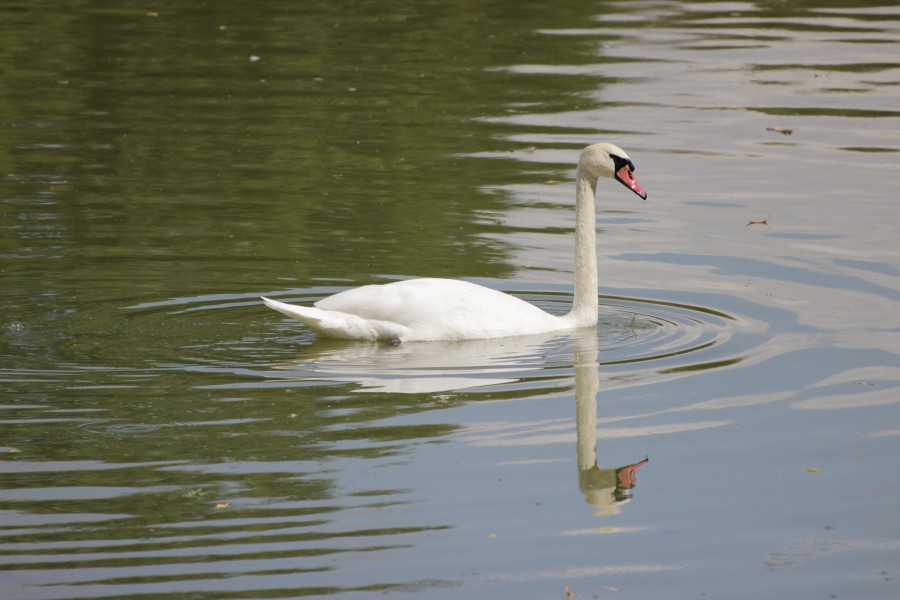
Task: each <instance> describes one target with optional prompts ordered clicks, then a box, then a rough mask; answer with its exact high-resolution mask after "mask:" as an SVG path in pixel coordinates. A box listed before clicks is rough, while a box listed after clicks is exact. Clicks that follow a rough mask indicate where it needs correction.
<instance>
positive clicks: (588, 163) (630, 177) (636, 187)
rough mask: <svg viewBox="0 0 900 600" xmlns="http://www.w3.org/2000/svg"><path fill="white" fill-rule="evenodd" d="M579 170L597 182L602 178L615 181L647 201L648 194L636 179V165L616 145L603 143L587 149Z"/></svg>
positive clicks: (579, 163) (583, 154)
mask: <svg viewBox="0 0 900 600" xmlns="http://www.w3.org/2000/svg"><path fill="white" fill-rule="evenodd" d="M578 169H579V170H580V171H583V172H584V173H585V174H586V175H588V176H589V177H590V178H591V179H593V180H595V181H596V180H597V179H599V178H600V177H609V178H611V179H615V180H616V181H618V182H619V183H621V184H622V185H624V186H625V187H627V188H628V189H630V190H631V191H632V192H634V193H635V194H637V195H638V196H640V197H641V198H642V199H644V200H646V199H647V192H645V191H644V188H643V187H641V184H639V183H638V182H637V179H635V178H634V169H635V167H634V163H633V162H632V161H631V159H630V158H628V154H626V153H625V151H624V150H622V149H621V148H619V147H618V146H616V145H615V144H609V143H606V142H601V143H599V144H591V145H590V146H588V147H587V148H585V149H584V151H582V153H581V160H579V161H578Z"/></svg>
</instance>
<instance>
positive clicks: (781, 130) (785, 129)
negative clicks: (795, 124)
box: [766, 127, 794, 135]
mask: <svg viewBox="0 0 900 600" xmlns="http://www.w3.org/2000/svg"><path fill="white" fill-rule="evenodd" d="M766 131H774V132H775V133H780V134H781V135H791V134H793V133H794V130H793V129H791V128H790V127H766Z"/></svg>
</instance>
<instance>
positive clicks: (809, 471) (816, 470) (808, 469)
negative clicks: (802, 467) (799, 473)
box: [806, 467, 819, 473]
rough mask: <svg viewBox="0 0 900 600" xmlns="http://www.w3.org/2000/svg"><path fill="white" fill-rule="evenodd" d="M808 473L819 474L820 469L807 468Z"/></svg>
mask: <svg viewBox="0 0 900 600" xmlns="http://www.w3.org/2000/svg"><path fill="white" fill-rule="evenodd" d="M806 472H807V473H818V472H819V469H818V468H816V467H806Z"/></svg>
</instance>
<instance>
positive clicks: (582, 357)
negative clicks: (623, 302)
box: [573, 330, 649, 515]
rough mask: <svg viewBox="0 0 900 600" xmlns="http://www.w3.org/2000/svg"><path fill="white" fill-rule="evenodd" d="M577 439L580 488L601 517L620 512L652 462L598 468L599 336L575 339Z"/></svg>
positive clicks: (644, 461) (583, 336)
mask: <svg viewBox="0 0 900 600" xmlns="http://www.w3.org/2000/svg"><path fill="white" fill-rule="evenodd" d="M573 337H574V342H575V435H576V447H577V451H578V487H579V488H580V489H581V492H582V493H583V494H584V499H585V500H586V501H587V503H588V504H590V505H591V506H593V507H595V508H596V509H597V514H599V515H612V514H616V513H618V512H619V505H620V504H621V503H623V502H626V501H628V500H629V499H630V498H631V489H632V488H633V487H634V486H635V485H636V484H637V470H638V469H639V468H640V467H641V465H643V464H644V463H646V462H647V461H648V460H649V459H648V458H644V459H643V460H641V461H639V462H637V463H633V464H630V465H625V466H623V467H619V468H614V469H609V468H607V469H603V468H600V466H599V465H598V464H597V394H598V393H599V391H600V374H599V372H598V368H599V364H598V361H597V354H598V351H599V348H598V344H597V335H596V333H595V332H594V331H593V330H592V332H591V334H590V335H575V336H573Z"/></svg>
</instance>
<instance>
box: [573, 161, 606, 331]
mask: <svg viewBox="0 0 900 600" xmlns="http://www.w3.org/2000/svg"><path fill="white" fill-rule="evenodd" d="M596 192H597V179H596V178H593V177H590V176H589V175H587V174H586V173H585V172H583V170H582V169H581V167H580V166H579V168H578V170H577V171H576V174H575V298H574V301H573V302H572V311H571V312H570V313H569V314H568V315H567V316H566V319H568V320H570V321H571V324H572V326H573V327H588V326H591V325H596V324H597V317H598V311H599V309H600V303H599V301H598V299H597V293H598V291H597V211H596V208H595V206H594V202H595V200H594V196H595V194H596Z"/></svg>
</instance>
